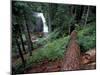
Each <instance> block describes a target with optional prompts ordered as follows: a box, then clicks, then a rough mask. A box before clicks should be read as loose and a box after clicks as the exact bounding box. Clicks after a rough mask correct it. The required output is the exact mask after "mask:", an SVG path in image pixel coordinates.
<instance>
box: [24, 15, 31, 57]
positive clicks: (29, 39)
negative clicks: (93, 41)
mask: <svg viewBox="0 0 100 75" xmlns="http://www.w3.org/2000/svg"><path fill="white" fill-rule="evenodd" d="M24 19H25V22H26V29H27V34H28V41H29V45H28V46H29V51H30V56H32V50H33V45H32V41H31V36H30V31H29V27H28V24H27V18H26V16H25V15H24Z"/></svg>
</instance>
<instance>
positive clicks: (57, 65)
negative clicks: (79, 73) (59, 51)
mask: <svg viewBox="0 0 100 75" xmlns="http://www.w3.org/2000/svg"><path fill="white" fill-rule="evenodd" d="M93 51H94V49H92V50H89V51H88V52H86V53H91V54H92V55H91V54H90V56H91V57H92V56H93V57H92V58H94V59H93V60H92V61H91V59H88V56H87V54H86V53H82V56H81V60H82V61H81V63H82V64H81V68H80V70H92V69H96V60H95V56H94V55H93V54H94V53H93ZM84 57H86V58H84ZM61 67H62V60H54V61H48V60H45V61H43V62H41V64H39V65H34V66H31V68H29V69H27V70H25V72H24V73H40V72H42V73H43V72H58V71H61Z"/></svg>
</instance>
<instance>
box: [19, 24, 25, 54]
mask: <svg viewBox="0 0 100 75" xmlns="http://www.w3.org/2000/svg"><path fill="white" fill-rule="evenodd" d="M19 36H20V40H21V43H22V48H23V51H24V53H26V50H25V46H24V41H23V38H22V32H21V28H20V26H19Z"/></svg>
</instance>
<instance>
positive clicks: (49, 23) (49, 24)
mask: <svg viewBox="0 0 100 75" xmlns="http://www.w3.org/2000/svg"><path fill="white" fill-rule="evenodd" d="M48 26H49V33H50V32H51V31H52V29H51V18H50V5H48Z"/></svg>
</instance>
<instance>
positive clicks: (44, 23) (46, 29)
mask: <svg viewBox="0 0 100 75" xmlns="http://www.w3.org/2000/svg"><path fill="white" fill-rule="evenodd" d="M37 16H38V17H41V18H42V21H43V32H44V33H48V26H47V25H46V20H45V17H44V15H43V13H38V15H37Z"/></svg>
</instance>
